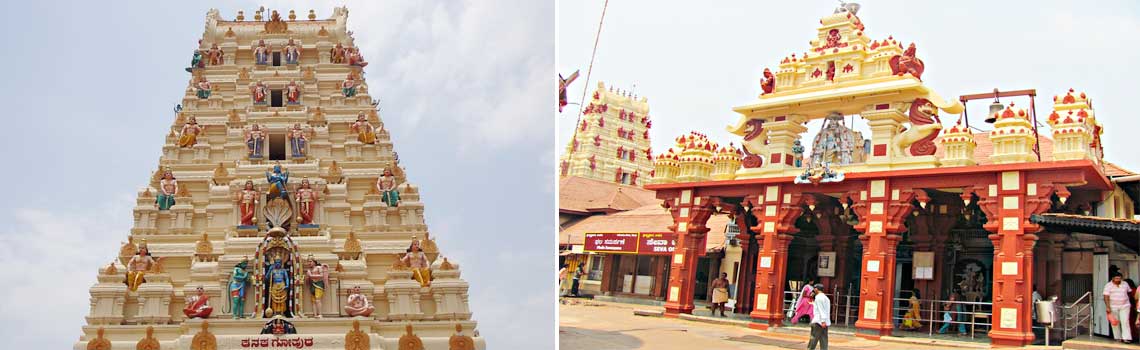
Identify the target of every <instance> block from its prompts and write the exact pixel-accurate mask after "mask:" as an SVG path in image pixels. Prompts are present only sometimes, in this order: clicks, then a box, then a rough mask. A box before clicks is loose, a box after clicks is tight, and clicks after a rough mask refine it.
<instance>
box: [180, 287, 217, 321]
mask: <svg viewBox="0 0 1140 350" xmlns="http://www.w3.org/2000/svg"><path fill="white" fill-rule="evenodd" d="M213 311H214V308H213V307H212V306H210V297H209V296H207V295H206V291H205V290H204V289H202V287H198V289H197V294H194V295H190V296H187V297H186V307H185V308H183V309H182V313H183V314H185V315H186V318H210V313H211V312H213Z"/></svg>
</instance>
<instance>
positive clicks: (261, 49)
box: [253, 40, 269, 64]
mask: <svg viewBox="0 0 1140 350" xmlns="http://www.w3.org/2000/svg"><path fill="white" fill-rule="evenodd" d="M253 59H254V61H255V63H256V64H269V47H268V46H266V45H265V40H258V41H257V47H254V48H253Z"/></svg>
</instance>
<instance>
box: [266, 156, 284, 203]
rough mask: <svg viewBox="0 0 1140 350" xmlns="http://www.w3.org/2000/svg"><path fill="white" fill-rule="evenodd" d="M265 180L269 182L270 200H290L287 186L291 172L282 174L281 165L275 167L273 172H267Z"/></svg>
mask: <svg viewBox="0 0 1140 350" xmlns="http://www.w3.org/2000/svg"><path fill="white" fill-rule="evenodd" d="M265 180H266V181H269V198H270V199H272V198H281V199H284V200H286V201H288V200H289V193H288V190H287V189H286V187H285V185H287V184H288V183H289V172H288V171H285V172H284V173H283V172H281V163H277V164H276V165H274V166H273V172H272V173H270V172H268V171H267V172H265Z"/></svg>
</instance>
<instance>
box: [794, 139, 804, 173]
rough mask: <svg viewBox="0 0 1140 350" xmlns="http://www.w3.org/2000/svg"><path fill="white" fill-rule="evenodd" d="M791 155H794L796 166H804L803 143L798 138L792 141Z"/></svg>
mask: <svg viewBox="0 0 1140 350" xmlns="http://www.w3.org/2000/svg"><path fill="white" fill-rule="evenodd" d="M792 155H793V156H794V157H795V164H796V167H797V168H799V167H802V166H804V164H803V162H804V145H803V143H802V142H800V140H796V141H795V142H793V143H792Z"/></svg>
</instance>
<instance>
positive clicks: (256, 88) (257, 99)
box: [249, 80, 269, 104]
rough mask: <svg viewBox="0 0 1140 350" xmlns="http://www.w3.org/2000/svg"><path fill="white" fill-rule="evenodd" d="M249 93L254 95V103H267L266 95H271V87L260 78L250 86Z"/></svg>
mask: <svg viewBox="0 0 1140 350" xmlns="http://www.w3.org/2000/svg"><path fill="white" fill-rule="evenodd" d="M249 94H250V96H251V97H253V104H265V97H266V96H268V95H269V88H268V87H266V86H265V83H263V82H261V80H258V81H257V83H256V84H254V85H253V86H251V87H250V88H249Z"/></svg>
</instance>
